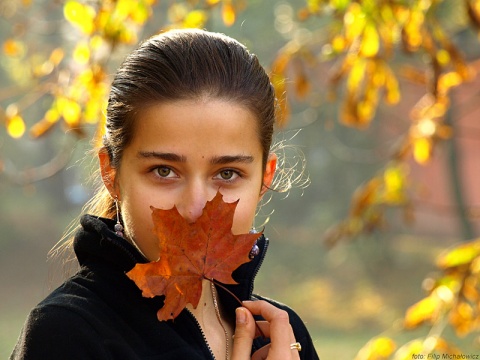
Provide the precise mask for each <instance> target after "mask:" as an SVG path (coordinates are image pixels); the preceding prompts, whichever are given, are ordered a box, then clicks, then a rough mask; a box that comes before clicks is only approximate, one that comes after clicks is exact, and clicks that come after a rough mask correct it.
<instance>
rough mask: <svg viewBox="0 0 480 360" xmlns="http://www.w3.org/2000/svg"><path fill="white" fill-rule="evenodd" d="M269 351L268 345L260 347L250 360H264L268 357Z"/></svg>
mask: <svg viewBox="0 0 480 360" xmlns="http://www.w3.org/2000/svg"><path fill="white" fill-rule="evenodd" d="M269 351H270V344H268V345H265V346H264V347H261V348H260V349H258V350H257V351H255V353H254V354H253V355H252V360H265V359H267V357H268V352H269Z"/></svg>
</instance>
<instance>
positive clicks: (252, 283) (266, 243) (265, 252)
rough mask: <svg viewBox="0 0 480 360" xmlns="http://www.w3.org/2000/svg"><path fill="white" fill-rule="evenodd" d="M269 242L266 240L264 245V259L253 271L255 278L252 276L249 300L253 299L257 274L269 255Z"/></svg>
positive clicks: (261, 259) (262, 258)
mask: <svg viewBox="0 0 480 360" xmlns="http://www.w3.org/2000/svg"><path fill="white" fill-rule="evenodd" d="M268 242H269V240H268V238H265V243H264V245H263V251H262V257H261V258H260V261H259V262H258V264H257V266H256V267H255V269H254V271H253V276H252V279H251V281H250V288H249V289H248V298H249V299H250V298H251V297H252V294H253V285H254V283H255V278H256V277H257V274H258V272H259V271H260V267H261V266H262V264H263V261H264V259H265V256H266V255H267V249H268Z"/></svg>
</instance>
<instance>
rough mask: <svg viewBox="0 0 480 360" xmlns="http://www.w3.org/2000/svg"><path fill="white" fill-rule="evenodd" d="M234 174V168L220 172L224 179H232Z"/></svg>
mask: <svg viewBox="0 0 480 360" xmlns="http://www.w3.org/2000/svg"><path fill="white" fill-rule="evenodd" d="M233 175H234V172H233V171H232V170H223V171H221V172H220V177H221V178H222V179H223V180H230V179H231V178H232V177H233Z"/></svg>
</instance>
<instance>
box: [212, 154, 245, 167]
mask: <svg viewBox="0 0 480 360" xmlns="http://www.w3.org/2000/svg"><path fill="white" fill-rule="evenodd" d="M252 162H253V156H249V155H224V156H215V157H213V158H212V159H210V163H211V164H212V165H225V164H230V163H245V164H249V163H252Z"/></svg>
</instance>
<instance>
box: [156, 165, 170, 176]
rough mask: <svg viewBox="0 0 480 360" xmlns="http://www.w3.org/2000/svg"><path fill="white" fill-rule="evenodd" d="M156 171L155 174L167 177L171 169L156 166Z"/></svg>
mask: <svg viewBox="0 0 480 360" xmlns="http://www.w3.org/2000/svg"><path fill="white" fill-rule="evenodd" d="M156 171H157V174H158V175H159V176H161V177H168V176H169V175H170V174H171V173H172V170H171V169H170V168H168V167H165V166H161V167H158V168H157V169H156Z"/></svg>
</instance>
